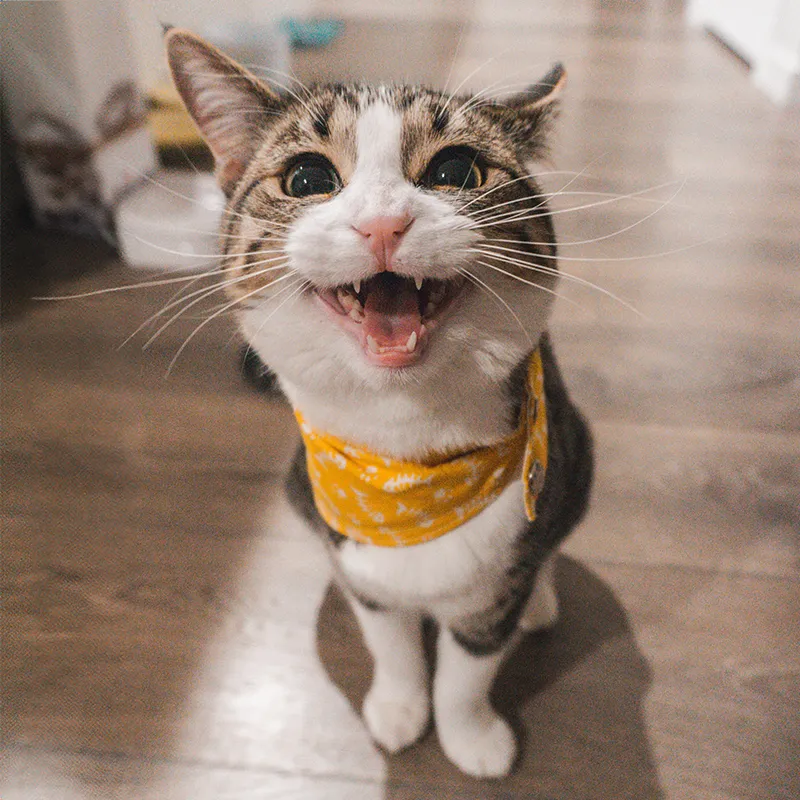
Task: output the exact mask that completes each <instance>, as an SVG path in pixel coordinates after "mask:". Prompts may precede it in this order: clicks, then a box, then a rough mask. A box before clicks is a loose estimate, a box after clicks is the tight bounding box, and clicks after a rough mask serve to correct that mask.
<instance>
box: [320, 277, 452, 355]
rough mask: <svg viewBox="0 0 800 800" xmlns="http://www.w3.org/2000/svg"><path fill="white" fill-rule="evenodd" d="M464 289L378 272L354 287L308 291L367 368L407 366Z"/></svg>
mask: <svg viewBox="0 0 800 800" xmlns="http://www.w3.org/2000/svg"><path fill="white" fill-rule="evenodd" d="M464 285H465V282H464V280H463V279H461V278H457V279H454V280H449V281H440V280H435V279H431V278H426V279H425V280H424V281H418V280H417V281H415V280H413V279H411V278H403V277H401V276H399V275H396V274H395V273H393V272H381V273H379V274H378V275H376V276H375V277H373V278H370V279H369V280H366V281H359V282H358V283H357V284H352V283H350V284H346V285H344V286H337V287H336V288H335V289H321V288H317V289H315V290H314V291H315V292H316V294H317V296H318V297H319V298H320V299H321V300H322V302H323V303H324V305H325V306H326V308H328V309H330V310H332V311H333V312H334V313H333V317H334V319H335V320H336V322H337V323H338V324H339V325H341V326H342V327H344V328H345V329H346V330H347V331H349V332H350V333H351V334H353V335H355V336H356V337H357V338H358V340H359V342H360V343H361V346H362V348H363V350H364V353H365V355H366V357H367V360H368V361H369V362H370V363H371V364H375V365H377V366H381V367H407V366H410V365H411V364H414V363H416V362H417V361H418V360H419V359H420V357H421V356H422V354H423V353H424V352H425V348H426V347H427V344H428V337H429V336H430V333H431V331H432V330H433V329H434V328H435V327H436V324H437V322H438V320H439V318H440V316H441V315H442V313H443V312H444V310H445V309H446V308H447V306H449V305H450V304H451V303H452V301H453V300H454V299H455V298H456V296H457V295H458V294H459V293H460V292H461V291H462V289H463V288H464Z"/></svg>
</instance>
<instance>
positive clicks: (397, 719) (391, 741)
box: [362, 684, 431, 753]
mask: <svg viewBox="0 0 800 800" xmlns="http://www.w3.org/2000/svg"><path fill="white" fill-rule="evenodd" d="M362 713H363V715H364V721H365V722H366V723H367V728H368V729H369V732H370V733H371V734H372V738H373V739H375V741H376V742H377V743H378V744H379V745H380V746H381V747H383V748H384V749H385V750H388V751H389V752H390V753H396V752H397V751H398V750H402V749H403V748H404V747H408V746H409V745H411V744H414V742H416V741H417V739H419V738H420V737H421V736H422V734H423V733H425V730H426V728H427V727H428V720H429V719H430V714H431V706H430V699H429V697H428V693H427V691H425V690H423V689H420V690H417V691H412V690H406V691H401V690H398V689H395V688H391V687H390V688H389V689H381V688H378V687H376V686H375V684H373V686H372V688H371V689H370V690H369V692H368V693H367V696H366V698H365V699H364V708H363V712H362Z"/></svg>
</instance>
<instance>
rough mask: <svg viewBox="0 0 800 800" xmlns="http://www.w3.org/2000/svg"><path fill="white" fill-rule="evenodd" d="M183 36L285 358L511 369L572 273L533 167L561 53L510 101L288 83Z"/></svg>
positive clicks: (248, 302) (178, 77) (241, 292)
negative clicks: (283, 87)
mask: <svg viewBox="0 0 800 800" xmlns="http://www.w3.org/2000/svg"><path fill="white" fill-rule="evenodd" d="M168 46H169V53H170V63H171V65H172V69H173V74H174V77H175V81H176V85H177V86H178V88H179V90H180V91H181V94H182V96H183V98H184V101H185V102H186V105H187V107H188V108H189V110H190V112H191V113H192V115H193V116H194V118H195V120H196V121H197V123H198V126H199V127H200V129H201V131H202V132H203V133H204V135H205V137H206V138H207V140H208V142H209V145H210V146H211V149H212V151H213V152H214V155H215V157H216V159H217V168H218V169H217V172H218V176H219V178H220V183H221V185H222V187H223V189H224V190H225V192H226V194H227V196H228V200H229V204H228V210H227V213H226V217H225V220H224V224H223V231H222V246H223V250H224V252H225V254H226V258H225V260H224V264H225V267H226V272H225V273H224V276H223V280H224V281H225V282H226V284H227V291H228V293H229V295H230V296H231V298H233V299H234V300H239V301H240V303H239V309H240V319H241V323H242V327H243V330H244V332H245V335H246V336H247V338H248V339H249V341H250V343H251V345H252V346H254V347H255V348H256V349H257V350H258V352H259V354H260V355H261V357H262V358H263V359H264V361H265V362H266V363H267V364H268V365H269V366H271V367H272V368H273V369H274V370H275V371H276V372H277V373H278V374H279V375H281V376H282V377H284V378H285V379H286V380H288V381H290V382H292V383H293V384H295V385H303V384H309V385H311V386H315V387H316V388H318V389H322V390H324V389H326V387H329V386H330V385H332V384H333V383H334V382H335V383H336V385H337V386H339V387H341V386H342V385H353V386H356V385H359V384H360V385H363V384H366V385H368V386H373V387H379V386H385V385H387V384H391V383H393V382H394V383H400V384H405V385H412V384H414V383H419V382H420V381H425V380H428V379H430V378H431V376H433V375H437V376H439V379H440V380H441V379H442V377H444V378H445V379H446V377H447V374H448V372H449V371H452V370H459V371H463V370H465V369H466V370H469V369H471V368H472V369H479V370H482V371H483V372H484V373H485V374H486V375H490V376H492V377H493V378H496V379H497V380H501V379H502V378H504V377H506V376H507V375H508V373H509V372H510V370H511V369H512V368H513V366H514V365H515V364H516V363H517V362H518V361H519V360H520V358H521V357H522V356H523V355H524V354H525V353H526V352H527V351H528V350H530V348H531V346H532V344H533V343H535V341H536V339H537V338H538V336H539V334H540V332H541V330H542V329H543V328H544V326H545V324H546V319H547V314H548V311H549V306H550V301H551V299H552V291H553V286H554V283H555V261H554V255H555V246H554V240H553V233H552V227H551V223H550V219H549V216H548V214H547V209H546V206H545V202H544V197H543V196H541V195H540V194H539V190H538V188H537V186H536V183H535V181H534V180H533V178H531V177H528V175H529V173H530V172H531V171H533V169H532V167H533V165H535V162H536V160H537V158H540V157H541V156H542V155H543V152H544V142H543V137H544V133H545V130H546V127H547V123H548V120H549V118H550V117H551V112H552V108H553V106H552V100H553V97H554V95H555V88H556V87H557V86H559V85H560V83H561V82H562V80H563V72H562V71H561V70H560V68H556V69H554V70H553V72H551V73H550V75H548V76H547V78H546V79H545V81H544V82H543V83H542V84H539V85H537V86H536V87H533V88H532V89H531V90H529V91H528V92H527V93H525V94H523V95H520V96H517V97H514V98H511V99H510V100H507V101H505V103H504V104H498V103H494V102H485V101H481V100H480V99H478V98H470V97H450V96H448V95H444V94H442V93H439V92H435V91H431V90H428V89H421V88H408V87H378V88H370V87H363V86H348V87H340V86H335V87H320V88H312V89H310V90H303V89H300V90H298V91H297V92H296V93H295V94H289V93H287V94H284V95H281V96H278V95H276V94H274V93H273V92H272V90H271V89H269V88H267V87H266V86H264V85H263V84H262V83H260V82H258V81H257V80H256V79H255V78H253V76H251V75H250V74H249V73H246V72H245V71H243V70H242V69H241V68H240V67H238V66H236V65H235V64H233V63H232V62H230V61H229V60H228V59H227V58H226V57H224V56H223V55H222V54H220V53H219V52H218V51H216V50H214V49H213V48H211V47H209V46H208V45H206V44H205V43H202V42H201V41H200V40H198V39H196V38H195V37H193V36H192V35H191V34H187V33H185V32H181V31H172V32H171V33H170V34H169V36H168ZM534 169H535V167H534Z"/></svg>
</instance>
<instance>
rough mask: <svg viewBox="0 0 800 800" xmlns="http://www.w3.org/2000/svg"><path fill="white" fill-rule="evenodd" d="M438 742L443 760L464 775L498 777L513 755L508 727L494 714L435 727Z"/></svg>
mask: <svg viewBox="0 0 800 800" xmlns="http://www.w3.org/2000/svg"><path fill="white" fill-rule="evenodd" d="M438 730H439V741H440V742H441V745H442V749H443V750H444V752H445V753H446V755H447V757H448V758H449V759H450V760H451V761H452V762H453V763H454V764H455V765H456V766H457V767H458V768H459V769H460V770H461V771H462V772H466V773H467V775H473V776H475V777H476V778H502V777H503V776H504V775H508V773H509V772H510V771H511V767H512V766H513V764H514V759H515V758H516V756H517V741H516V738H515V737H514V733H513V732H512V730H511V726H510V725H509V724H508V723H507V722H506V721H505V720H504V719H503V718H502V717H499V716H498V715H497V714H495V713H494V711H491V710H485V711H484V712H483V713H482V714H479V715H475V716H474V717H470V718H467V719H463V718H462V719H459V720H458V721H456V720H455V719H454V720H450V721H449V722H448V723H447V724H442V723H441V722H440V723H439V724H438Z"/></svg>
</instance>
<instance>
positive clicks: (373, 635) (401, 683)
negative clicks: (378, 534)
mask: <svg viewBox="0 0 800 800" xmlns="http://www.w3.org/2000/svg"><path fill="white" fill-rule="evenodd" d="M348 599H349V600H350V605H351V607H352V609H353V612H354V613H355V615H356V618H357V619H358V622H359V624H360V626H361V631H362V633H363V635H364V641H365V642H366V645H367V648H368V649H369V652H370V654H371V655H372V660H373V675H372V685H371V687H370V690H369V692H368V693H367V696H366V698H364V708H363V712H362V713H363V715H364V721H365V722H366V724H367V728H368V729H369V732H370V733H371V734H372V737H373V738H374V739H375V741H376V742H377V743H378V744H379V745H381V746H382V747H383V748H385V749H386V750H388V751H389V752H392V753H394V752H397V751H398V750H402V749H403V748H404V747H408V746H409V745H411V744H413V743H414V742H416V741H417V740H418V739H419V738H420V737H421V736H422V735H423V734H424V733H425V731H426V730H427V728H428V722H429V720H430V705H431V704H430V691H429V686H428V669H427V666H426V663H425V655H424V651H423V647H422V616H421V614H419V613H418V612H414V611H405V610H399V611H398V610H383V609H380V610H373V609H370V608H367V607H366V606H365V605H364V604H363V603H361V602H360V601H359V600H358V599H356V598H355V597H352V596H349V598H348Z"/></svg>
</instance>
